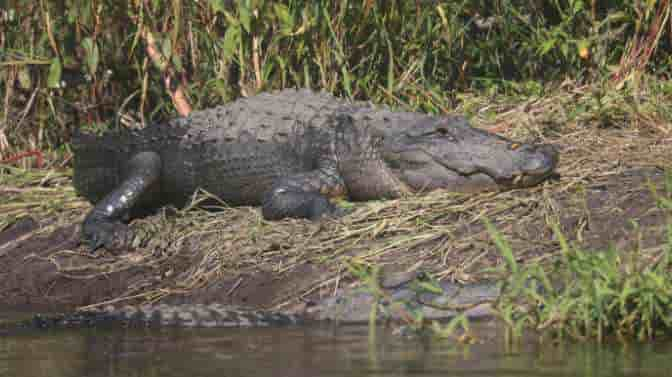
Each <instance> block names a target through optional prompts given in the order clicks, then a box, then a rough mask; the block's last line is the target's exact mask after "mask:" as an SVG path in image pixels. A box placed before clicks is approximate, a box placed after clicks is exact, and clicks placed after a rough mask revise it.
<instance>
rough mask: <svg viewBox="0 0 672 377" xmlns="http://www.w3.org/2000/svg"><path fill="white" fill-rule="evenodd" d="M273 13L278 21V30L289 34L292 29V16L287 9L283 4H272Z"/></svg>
mask: <svg viewBox="0 0 672 377" xmlns="http://www.w3.org/2000/svg"><path fill="white" fill-rule="evenodd" d="M273 9H274V10H275V15H276V16H277V17H278V20H279V21H280V32H281V33H282V34H283V35H291V34H292V31H293V30H294V18H293V17H292V15H291V14H290V13H289V9H288V8H287V6H286V5H284V4H273Z"/></svg>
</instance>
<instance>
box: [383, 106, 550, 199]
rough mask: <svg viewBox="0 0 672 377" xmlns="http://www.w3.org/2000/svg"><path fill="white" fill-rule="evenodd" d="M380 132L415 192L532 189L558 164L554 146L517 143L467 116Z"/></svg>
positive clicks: (390, 160) (387, 154)
mask: <svg viewBox="0 0 672 377" xmlns="http://www.w3.org/2000/svg"><path fill="white" fill-rule="evenodd" d="M378 132H379V135H380V136H382V137H383V141H382V144H383V146H382V155H383V159H384V160H385V163H386V165H387V166H388V167H389V168H390V171H391V172H392V173H393V174H394V175H395V176H396V177H397V178H398V179H399V180H400V181H402V182H404V183H405V184H406V185H407V186H409V187H410V188H411V189H413V190H415V191H422V190H432V189H437V188H445V189H448V190H451V191H455V192H477V191H484V190H501V189H512V188H521V187H528V186H532V185H535V184H537V183H539V182H541V181H543V180H544V179H546V178H547V177H548V176H550V175H551V174H552V173H553V171H554V169H555V167H556V165H557V163H558V152H557V151H556V149H555V148H554V147H552V146H551V145H545V144H523V143H516V142H514V141H511V140H509V139H506V138H504V137H501V136H499V135H495V134H493V133H490V132H487V131H485V130H481V129H478V128H474V127H471V125H470V124H469V123H468V122H467V120H466V119H465V118H463V117H441V118H438V117H427V118H426V119H424V120H422V121H419V122H411V123H410V124H406V125H400V124H398V125H396V127H391V128H389V129H386V130H379V131H378Z"/></svg>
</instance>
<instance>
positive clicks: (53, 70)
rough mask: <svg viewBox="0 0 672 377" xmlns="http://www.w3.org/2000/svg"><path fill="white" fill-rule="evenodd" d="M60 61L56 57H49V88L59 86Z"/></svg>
mask: <svg viewBox="0 0 672 377" xmlns="http://www.w3.org/2000/svg"><path fill="white" fill-rule="evenodd" d="M62 70H63V67H61V61H60V60H59V59H58V58H53V59H51V65H50V66H49V77H48V78H47V86H48V87H50V88H60V87H61V71H62Z"/></svg>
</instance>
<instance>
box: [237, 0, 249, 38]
mask: <svg viewBox="0 0 672 377" xmlns="http://www.w3.org/2000/svg"><path fill="white" fill-rule="evenodd" d="M251 13H252V12H251V11H250V3H249V2H247V1H239V2H238V16H239V17H240V23H241V24H242V25H243V28H244V29H245V31H246V32H248V33H249V32H250V24H251V22H252V21H251V20H252V14H251Z"/></svg>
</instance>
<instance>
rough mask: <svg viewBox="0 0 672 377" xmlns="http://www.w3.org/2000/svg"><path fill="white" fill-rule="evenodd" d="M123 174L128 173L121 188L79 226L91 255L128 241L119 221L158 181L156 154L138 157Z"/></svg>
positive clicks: (159, 164)
mask: <svg viewBox="0 0 672 377" xmlns="http://www.w3.org/2000/svg"><path fill="white" fill-rule="evenodd" d="M124 170H125V171H126V172H127V173H126V174H125V177H124V180H123V181H122V182H121V184H120V185H119V186H118V187H117V188H115V189H114V190H113V191H112V192H111V193H109V194H107V195H106V196H105V197H104V198H103V200H101V201H100V202H98V203H97V204H96V205H95V206H94V207H93V209H92V210H91V212H89V214H88V215H87V216H86V218H85V219H84V223H83V224H82V238H83V239H84V241H85V242H87V243H88V244H89V246H90V247H91V251H92V252H93V251H95V250H96V249H98V248H100V247H103V246H105V247H110V246H111V245H113V244H117V243H122V244H123V243H125V242H126V241H127V237H128V235H129V234H128V227H127V226H126V225H125V224H123V223H122V222H121V220H122V218H123V217H124V216H125V215H127V214H128V213H129V210H130V209H131V208H133V206H135V205H136V204H137V203H138V201H139V199H140V197H141V196H142V194H143V193H144V192H146V191H147V189H148V188H149V187H150V186H151V185H152V184H154V183H156V182H157V181H158V179H159V177H160V176H161V157H160V156H159V155H158V154H157V153H155V152H141V153H138V154H136V155H135V156H133V158H131V160H130V161H129V162H128V165H127V169H124Z"/></svg>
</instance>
